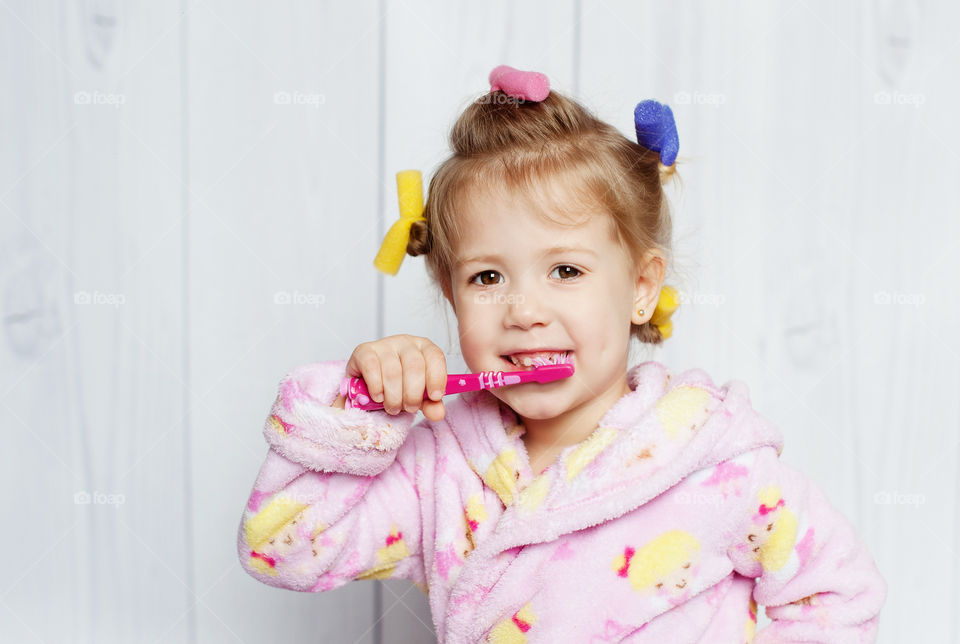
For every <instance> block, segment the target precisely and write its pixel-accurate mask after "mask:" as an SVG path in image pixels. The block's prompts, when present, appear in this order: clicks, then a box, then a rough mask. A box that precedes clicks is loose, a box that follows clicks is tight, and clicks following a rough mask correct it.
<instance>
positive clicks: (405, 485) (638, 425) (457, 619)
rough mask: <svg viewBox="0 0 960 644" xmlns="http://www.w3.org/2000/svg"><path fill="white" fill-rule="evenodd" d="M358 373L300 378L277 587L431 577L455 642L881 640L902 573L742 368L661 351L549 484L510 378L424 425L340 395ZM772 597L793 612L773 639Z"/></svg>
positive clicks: (272, 425) (279, 482)
mask: <svg viewBox="0 0 960 644" xmlns="http://www.w3.org/2000/svg"><path fill="white" fill-rule="evenodd" d="M345 367H346V361H345V360H342V361H331V362H320V363H315V364H309V365H305V366H302V367H299V368H297V369H295V370H293V371H292V372H291V373H289V374H287V375H286V376H285V377H284V378H283V380H282V381H281V383H280V387H279V394H278V396H277V399H276V402H275V403H274V405H273V408H272V410H271V414H270V416H269V418H268V420H267V422H266V424H265V428H264V436H265V437H266V439H267V442H268V443H269V444H270V450H269V452H268V454H267V458H266V461H265V462H264V464H263V467H262V469H261V470H260V473H259V476H258V477H257V480H256V483H255V485H254V489H253V493H252V494H251V496H250V499H249V501H248V502H247V507H246V510H245V511H244V513H243V519H242V522H241V525H240V529H239V538H238V551H239V556H240V561H241V563H242V565H243V567H244V569H245V570H246V571H247V572H248V573H249V574H250V575H252V576H253V577H255V578H256V579H258V580H260V581H262V582H263V583H266V584H269V585H271V586H278V587H281V588H289V589H292V590H298V591H309V592H321V591H325V590H332V589H334V588H338V587H340V586H343V585H344V584H346V583H347V582H349V581H352V580H355V579H399V578H406V579H410V580H412V581H413V582H414V583H416V584H417V586H419V587H420V588H421V590H423V591H425V592H427V593H428V596H429V602H430V608H431V612H432V614H433V622H434V626H435V629H436V633H437V637H438V639H439V641H440V642H442V643H446V644H460V643H468V642H470V643H472V642H500V643H515V642H542V643H551V644H555V643H564V642H572V643H577V644H579V643H587V644H590V643H597V642H632V643H639V642H658V643H659V642H670V643H683V642H708V643H714V642H717V643H726V642H750V641H755V642H872V641H874V640H875V638H876V634H877V624H878V614H879V612H880V608H881V606H882V605H883V602H884V599H885V596H886V585H885V582H884V580H883V578H882V577H881V575H880V573H879V571H878V570H877V567H876V565H875V564H874V561H873V559H872V558H871V556H870V554H869V553H868V552H867V550H866V549H865V548H864V545H863V543H862V542H861V541H860V539H859V538H858V536H857V535H856V533H855V532H854V529H853V527H852V526H851V524H850V523H849V522H848V521H847V520H846V519H845V518H844V517H843V516H842V515H841V514H839V513H838V512H837V511H836V510H835V509H834V508H833V507H832V506H831V505H830V503H829V501H828V500H827V499H826V497H825V496H824V494H823V492H822V491H821V490H820V488H819V487H817V486H816V485H815V484H814V483H812V482H811V481H810V480H809V479H807V478H806V477H804V476H803V475H802V474H800V473H799V472H797V471H796V470H795V469H793V468H791V467H789V466H787V465H785V464H783V463H781V462H780V459H779V454H780V452H781V450H782V445H783V439H782V437H781V435H780V432H779V431H778V430H777V429H776V428H775V427H774V426H773V425H772V424H771V423H770V422H769V421H768V420H766V419H765V418H763V417H762V416H761V415H760V414H758V413H757V412H756V411H754V409H753V408H752V406H751V404H750V398H749V395H748V391H747V388H746V386H745V385H744V384H743V383H742V382H739V381H735V380H734V381H730V382H728V383H727V384H725V385H723V386H720V387H718V386H716V385H714V384H713V382H712V381H711V380H710V378H709V377H708V376H707V374H705V373H704V372H703V371H701V370H699V369H691V370H688V371H685V372H683V373H680V374H673V373H671V372H670V371H668V370H667V369H666V368H665V367H664V366H663V365H662V364H660V363H658V362H655V361H648V362H644V363H642V364H639V365H637V366H635V367H633V368H632V369H631V370H630V371H629V372H628V378H627V380H628V383H629V386H630V388H631V390H632V392H631V393H629V394H627V395H625V396H623V397H622V398H621V399H620V400H619V401H617V403H616V404H615V405H614V406H613V407H612V408H611V409H609V410H608V411H607V413H606V414H605V415H604V417H603V418H602V419H601V420H600V423H599V424H598V426H597V428H596V429H595V430H594V432H593V433H592V434H591V435H590V437H588V438H587V439H586V440H584V441H583V442H581V443H579V444H577V445H573V446H570V447H567V448H566V449H564V450H563V452H561V454H560V455H559V457H558V458H557V460H556V461H555V462H554V463H553V464H552V465H551V466H550V467H548V468H547V469H546V470H544V471H543V473H542V474H540V475H539V476H534V473H533V472H532V471H531V468H530V464H529V461H528V458H527V454H526V450H525V449H524V444H523V441H522V440H521V439H520V436H521V435H522V433H523V431H524V430H523V427H522V426H521V425H518V424H517V417H516V415H515V414H514V413H513V412H512V411H511V410H510V409H509V408H507V407H505V406H503V405H502V404H501V403H500V402H499V401H498V400H497V399H496V398H495V397H494V396H493V395H492V394H491V393H490V392H488V391H481V392H472V393H466V394H461V395H460V396H459V397H456V398H447V399H446V403H447V410H446V417H445V418H444V420H442V421H440V422H436V423H434V422H430V421H427V420H426V419H423V420H421V421H420V422H419V423H417V424H416V425H413V426H412V427H411V425H412V423H413V420H414V419H415V417H416V416H415V415H414V414H410V413H407V412H401V413H400V414H398V415H396V416H391V415H389V414H387V413H386V412H383V411H372V412H368V411H362V410H357V409H347V410H340V409H336V408H333V407H330V404H331V403H332V401H333V400H334V398H335V396H336V394H337V389H338V386H339V383H340V379H341V378H342V377H343V375H344V370H345ZM521 386H522V385H521ZM757 604H760V605H764V606H766V613H767V616H768V617H769V618H770V619H771V620H772V623H771V624H770V625H769V626H768V627H766V628H764V629H762V630H761V631H759V632H756V624H757V618H756V616H757V612H756V611H757Z"/></svg>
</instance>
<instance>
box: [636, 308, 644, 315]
mask: <svg viewBox="0 0 960 644" xmlns="http://www.w3.org/2000/svg"><path fill="white" fill-rule="evenodd" d="M637 315H639V316H640V317H643V309H640V310H639V311H637Z"/></svg>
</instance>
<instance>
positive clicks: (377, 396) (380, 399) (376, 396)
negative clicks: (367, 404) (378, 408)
mask: <svg viewBox="0 0 960 644" xmlns="http://www.w3.org/2000/svg"><path fill="white" fill-rule="evenodd" d="M373 399H374V400H376V401H377V402H383V394H382V393H376V394H373Z"/></svg>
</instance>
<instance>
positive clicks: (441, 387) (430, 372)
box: [423, 342, 447, 400]
mask: <svg viewBox="0 0 960 644" xmlns="http://www.w3.org/2000/svg"><path fill="white" fill-rule="evenodd" d="M423 356H424V358H426V361H427V382H426V387H427V395H428V396H430V400H440V399H441V398H443V394H444V392H445V391H446V389H447V358H446V356H445V355H443V351H441V350H440V347H438V346H437V345H435V344H433V343H432V342H431V343H430V344H428V345H427V346H426V347H424V348H423Z"/></svg>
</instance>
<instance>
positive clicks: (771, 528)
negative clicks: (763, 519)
mask: <svg viewBox="0 0 960 644" xmlns="http://www.w3.org/2000/svg"><path fill="white" fill-rule="evenodd" d="M771 530H773V524H772V523H768V524H767V532H770V531H771Z"/></svg>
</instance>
